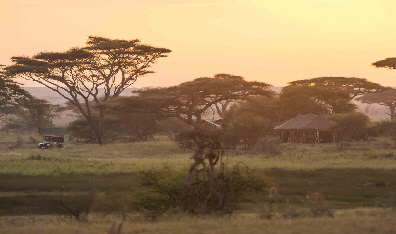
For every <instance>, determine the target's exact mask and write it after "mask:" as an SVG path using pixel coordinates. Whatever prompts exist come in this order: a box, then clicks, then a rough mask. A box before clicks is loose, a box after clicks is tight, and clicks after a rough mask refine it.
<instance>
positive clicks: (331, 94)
mask: <svg viewBox="0 0 396 234" xmlns="http://www.w3.org/2000/svg"><path fill="white" fill-rule="evenodd" d="M278 104H279V106H280V108H281V109H282V113H283V115H284V116H285V117H287V118H290V117H294V116H296V115H298V114H309V113H313V114H334V113H346V112H352V111H354V110H355V109H356V106H355V105H354V104H353V103H351V99H350V97H349V95H348V93H347V92H345V91H343V90H341V89H329V88H327V87H323V86H318V87H310V86H286V87H284V88H283V89H282V92H281V93H280V94H279V100H278Z"/></svg>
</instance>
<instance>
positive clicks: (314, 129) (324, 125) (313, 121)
mask: <svg viewBox="0 0 396 234" xmlns="http://www.w3.org/2000/svg"><path fill="white" fill-rule="evenodd" d="M334 124H335V123H334V122H333V121H331V120H328V119H327V118H326V117H324V116H322V115H314V114H307V115H298V116H297V117H295V118H294V119H291V120H289V121H287V122H286V123H284V124H282V125H279V126H277V127H275V130H276V131H277V132H278V133H279V137H280V139H281V140H282V142H296V143H330V142H335V140H336V131H335V130H332V129H331V127H332V126H334Z"/></svg>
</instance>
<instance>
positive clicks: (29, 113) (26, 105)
mask: <svg viewBox="0 0 396 234" xmlns="http://www.w3.org/2000/svg"><path fill="white" fill-rule="evenodd" d="M21 106H22V108H20V110H19V112H20V113H19V116H21V117H22V119H23V122H24V123H25V124H26V125H30V126H31V127H33V128H36V129H37V131H38V133H40V128H42V127H46V126H51V125H52V119H53V118H54V117H56V116H59V114H60V112H62V111H64V110H65V108H64V107H61V106H59V105H52V104H51V103H49V102H48V101H47V100H43V99H38V98H33V99H29V100H25V101H23V102H21Z"/></svg>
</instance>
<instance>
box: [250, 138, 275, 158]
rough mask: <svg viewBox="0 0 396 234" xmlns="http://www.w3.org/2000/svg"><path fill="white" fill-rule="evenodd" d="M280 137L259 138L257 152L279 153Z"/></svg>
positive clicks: (255, 147) (256, 146)
mask: <svg viewBox="0 0 396 234" xmlns="http://www.w3.org/2000/svg"><path fill="white" fill-rule="evenodd" d="M280 143H281V141H280V139H279V138H277V137H272V136H265V137H261V138H259V139H258V140H257V143H256V145H255V146H254V151H255V152H257V153H266V154H270V155H278V154H280V153H281V150H280Z"/></svg>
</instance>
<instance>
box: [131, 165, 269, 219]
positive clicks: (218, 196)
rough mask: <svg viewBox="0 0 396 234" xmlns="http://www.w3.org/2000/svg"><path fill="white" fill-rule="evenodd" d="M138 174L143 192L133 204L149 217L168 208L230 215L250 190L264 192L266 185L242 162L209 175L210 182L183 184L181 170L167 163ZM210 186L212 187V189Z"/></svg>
mask: <svg viewBox="0 0 396 234" xmlns="http://www.w3.org/2000/svg"><path fill="white" fill-rule="evenodd" d="M140 174H141V179H142V185H143V186H144V187H145V188H146V191H144V192H142V194H141V196H140V199H138V200H137V201H136V202H135V203H134V205H135V206H137V207H140V209H141V210H145V211H146V214H147V215H149V216H150V217H158V216H160V215H162V214H163V213H165V212H172V211H175V212H185V213H189V214H216V215H224V214H231V213H233V212H234V211H235V210H236V209H238V204H239V203H241V202H247V201H249V195H250V194H251V193H254V194H257V193H264V192H265V189H266V188H267V187H268V184H269V183H268V181H267V179H266V178H265V177H264V176H262V175H260V174H258V173H256V172H254V171H251V170H249V169H248V168H247V167H246V165H244V164H237V165H235V166H234V167H230V168H228V170H225V173H218V174H217V175H216V176H215V177H213V178H211V180H212V181H209V180H206V179H205V178H202V179H201V180H198V181H197V182H196V183H193V184H191V183H186V182H187V173H186V172H185V171H182V170H174V169H173V168H172V167H168V166H164V167H162V168H153V169H150V170H145V171H141V172H140ZM213 185H214V186H215V187H216V190H215V192H213V187H212V186H213ZM211 190H212V191H211ZM212 194H215V195H214V196H213V195H212ZM211 195H212V196H211Z"/></svg>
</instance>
